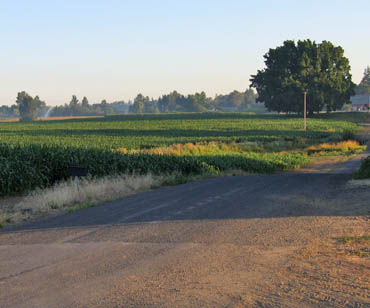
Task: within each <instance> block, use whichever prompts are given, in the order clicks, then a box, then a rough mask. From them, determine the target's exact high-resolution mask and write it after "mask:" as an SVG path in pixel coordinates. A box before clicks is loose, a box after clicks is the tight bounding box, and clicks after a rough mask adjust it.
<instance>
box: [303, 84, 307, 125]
mask: <svg viewBox="0 0 370 308" xmlns="http://www.w3.org/2000/svg"><path fill="white" fill-rule="evenodd" d="M303 94H304V99H303V105H304V107H303V119H304V131H306V130H307V92H306V91H304V92H303Z"/></svg>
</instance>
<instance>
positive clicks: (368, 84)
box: [356, 66, 370, 95]
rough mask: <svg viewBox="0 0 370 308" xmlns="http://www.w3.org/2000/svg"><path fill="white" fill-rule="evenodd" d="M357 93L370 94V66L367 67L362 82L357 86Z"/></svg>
mask: <svg viewBox="0 0 370 308" xmlns="http://www.w3.org/2000/svg"><path fill="white" fill-rule="evenodd" d="M356 94H360V95H370V66H368V67H367V68H365V71H364V76H363V77H362V80H361V82H360V84H359V85H358V86H357V87H356Z"/></svg>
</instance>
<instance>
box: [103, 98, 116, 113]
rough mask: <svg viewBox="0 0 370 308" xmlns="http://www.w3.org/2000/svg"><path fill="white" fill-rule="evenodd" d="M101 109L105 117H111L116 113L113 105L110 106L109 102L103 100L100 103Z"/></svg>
mask: <svg viewBox="0 0 370 308" xmlns="http://www.w3.org/2000/svg"><path fill="white" fill-rule="evenodd" d="M100 108H101V110H102V111H103V113H104V115H109V114H112V113H114V109H113V107H112V105H111V104H108V102H107V101H106V100H105V99H103V100H102V101H101V103H100Z"/></svg>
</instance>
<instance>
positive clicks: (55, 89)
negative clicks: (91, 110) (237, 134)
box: [0, 0, 370, 105]
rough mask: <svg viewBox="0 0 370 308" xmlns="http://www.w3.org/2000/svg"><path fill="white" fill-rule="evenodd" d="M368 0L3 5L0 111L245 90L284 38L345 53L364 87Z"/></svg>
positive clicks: (369, 50) (368, 60) (369, 38)
mask: <svg viewBox="0 0 370 308" xmlns="http://www.w3.org/2000/svg"><path fill="white" fill-rule="evenodd" d="M369 12H370V1H369V0H356V1H349V0H343V1H341V0H320V1H318V0H294V1H293V0H275V1H272V0H270V1H267V0H264V1H249V0H244V1H243V0H240V1H236V0H235V1H233V0H228V1H225V0H221V1H217V0H211V1H206V0H204V1H202V0H197V1H192V0H183V1H181V0H179V1H177V0H173V1H169V0H167V1H165V0H163V1H160V0H158V1H154V0H153V1H150V0H147V1H145V0H141V1H140V0H136V1H134V0H133V1H124V0H121V1H119V0H117V1H114V0H100V1H93V0H88V1H87V0H86V1H84V0H73V1H72V0H60V1H56V0H54V1H53V0H44V1H41V0H32V1H30V0H23V1H22V0H0V39H1V44H0V64H1V65H0V105H2V104H13V103H14V101H15V97H16V95H17V92H19V91H22V90H25V91H27V92H28V93H29V94H31V95H36V94H38V95H39V96H40V98H41V99H43V100H45V101H46V102H47V104H50V105H56V104H63V103H66V102H69V101H70V99H71V96H72V94H76V95H77V96H78V97H79V98H80V99H81V98H82V97H83V96H84V95H86V96H87V97H88V99H89V101H90V103H94V102H100V101H101V100H102V99H104V98H105V99H107V100H108V101H112V100H120V99H125V100H128V99H133V98H134V97H135V95H136V94H137V93H139V92H141V93H143V94H144V95H148V96H153V97H158V96H159V95H161V94H165V93H168V92H170V91H172V90H175V89H176V90H177V91H179V92H182V93H183V94H188V93H193V92H196V91H202V90H204V91H205V92H206V93H207V94H208V95H209V96H214V95H215V94H216V93H218V94H220V93H228V92H230V91H232V90H234V89H236V90H245V89H246V88H247V87H248V86H249V78H250V75H251V74H255V73H256V71H257V69H261V68H263V66H264V64H263V58H262V56H263V54H265V53H266V52H267V51H268V49H269V48H270V47H271V48H275V47H276V46H279V45H281V44H282V42H283V41H284V40H287V39H295V40H298V39H306V38H310V39H312V40H316V41H317V42H321V41H322V40H329V41H331V42H333V43H334V44H335V45H341V46H342V47H343V48H344V50H345V55H346V56H347V57H348V58H349V60H350V63H351V67H352V75H353V80H354V81H355V82H356V83H358V82H359V81H360V80H361V77H362V74H363V71H364V69H365V67H366V66H367V65H370V23H369Z"/></svg>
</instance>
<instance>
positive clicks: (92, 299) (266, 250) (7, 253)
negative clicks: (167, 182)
mask: <svg viewBox="0 0 370 308" xmlns="http://www.w3.org/2000/svg"><path fill="white" fill-rule="evenodd" d="M358 164H359V161H358V160H355V161H351V162H348V163H346V164H337V165H333V166H332V168H331V169H330V168H326V169H325V172H322V173H320V172H319V170H317V172H314V173H312V172H311V173H309V172H299V173H285V174H273V175H248V176H230V177H222V178H214V179H208V180H203V181H198V182H193V183H188V184H184V185H180V186H173V187H165V188H161V189H157V190H153V191H149V192H146V193H142V194H139V195H135V196H131V197H128V198H125V199H122V200H119V201H115V202H111V203H107V204H103V205H100V206H97V207H93V208H88V209H85V210H81V211H78V212H74V213H70V214H66V215H62V216H58V217H54V218H50V219H47V220H44V221H40V222H37V223H32V224H28V225H24V226H21V227H13V228H9V229H6V230H3V231H1V232H0V307H27V308H31V307H37V308H39V307H49V308H50V307H58V308H59V307H60V308H62V307H297V308H298V307H300V308H301V307H370V260H369V259H368V258H360V257H357V256H353V255H348V254H346V253H345V252H341V251H338V247H337V246H336V243H335V241H334V240H333V238H334V237H337V236H342V235H363V234H369V231H370V223H369V215H370V201H369V197H370V193H369V190H370V189H369V187H368V186H367V187H364V186H355V187H349V186H348V184H347V182H348V180H349V179H350V173H351V172H352V171H353V170H354V169H355V168H357V167H358Z"/></svg>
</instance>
